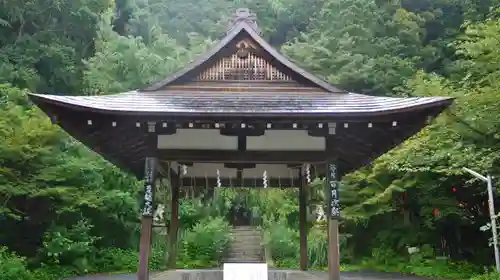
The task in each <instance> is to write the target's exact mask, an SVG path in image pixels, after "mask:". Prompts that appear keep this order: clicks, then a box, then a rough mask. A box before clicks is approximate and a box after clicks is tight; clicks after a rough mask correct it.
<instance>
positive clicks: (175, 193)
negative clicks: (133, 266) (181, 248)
mask: <svg viewBox="0 0 500 280" xmlns="http://www.w3.org/2000/svg"><path fill="white" fill-rule="evenodd" d="M181 182H182V175H181V170H180V168H179V169H178V170H177V180H175V179H170V186H171V187H172V190H171V193H172V197H171V198H172V201H171V203H172V204H171V207H172V211H171V214H172V217H170V229H169V233H168V236H169V240H168V264H167V268H168V269H175V266H176V261H177V233H178V232H179V188H180V184H181Z"/></svg>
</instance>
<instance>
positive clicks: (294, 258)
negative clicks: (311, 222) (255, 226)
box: [264, 222, 299, 268]
mask: <svg viewBox="0 0 500 280" xmlns="http://www.w3.org/2000/svg"><path fill="white" fill-rule="evenodd" d="M264 244H265V246H266V247H267V248H268V250H269V252H270V253H271V256H272V259H273V261H274V262H275V264H276V266H278V267H289V268H293V267H297V264H298V252H299V234H298V232H297V231H296V230H293V229H290V228H288V227H287V226H286V224H285V223H284V222H278V223H275V224H273V225H271V226H270V227H269V228H268V229H267V230H266V231H265V234H264Z"/></svg>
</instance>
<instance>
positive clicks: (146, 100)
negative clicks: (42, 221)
mask: <svg viewBox="0 0 500 280" xmlns="http://www.w3.org/2000/svg"><path fill="white" fill-rule="evenodd" d="M30 97H31V99H32V100H33V101H34V102H35V103H36V104H37V105H38V107H40V108H41V109H42V110H43V111H44V112H45V113H46V114H47V115H48V116H49V117H50V118H51V119H52V121H53V122H54V123H55V124H57V125H59V126H60V127H61V128H63V129H64V130H65V131H67V132H68V133H69V134H70V135H71V136H73V137H74V138H76V139H77V140H79V141H81V142H82V143H83V144H85V145H86V146H88V147H89V148H91V149H92V150H94V151H96V152H97V153H99V154H101V155H102V156H103V157H104V158H105V159H107V160H108V161H109V162H111V163H113V164H115V165H116V166H118V167H120V168H121V169H123V170H126V171H129V172H132V173H134V174H135V175H136V176H137V178H139V179H144V180H145V186H144V193H145V195H144V206H143V212H142V222H141V227H142V229H141V240H140V261H139V263H140V264H139V272H138V279H139V280H146V279H148V277H149V276H148V260H149V256H150V253H151V235H152V223H153V218H152V216H153V212H154V206H153V198H154V188H153V184H154V181H155V178H157V177H158V176H166V174H167V173H171V174H172V182H171V183H172V184H171V185H172V217H171V228H170V236H169V238H170V245H169V246H170V251H169V252H170V259H169V266H170V268H174V266H175V258H176V253H175V251H174V250H175V246H174V244H176V242H177V236H176V235H177V230H178V227H179V217H178V215H179V210H178V209H179V204H178V199H179V195H178V193H179V186H182V185H184V186H187V185H190V184H193V182H194V184H196V185H198V186H205V185H206V184H210V185H211V186H216V185H218V186H221V187H240V186H244V187H263V186H269V187H300V195H299V202H300V203H299V205H300V268H301V269H302V270H306V269H307V232H306V194H307V192H308V189H307V183H306V182H305V180H304V176H302V174H303V173H304V172H305V166H310V168H315V169H316V172H317V173H318V174H320V175H322V176H326V182H327V185H328V187H329V192H328V197H329V201H328V203H327V205H328V210H329V211H328V216H329V226H328V242H329V250H328V271H329V279H331V280H338V279H339V277H340V276H339V271H340V265H339V245H338V234H339V233H338V228H339V218H340V197H339V189H338V181H339V180H340V178H341V177H342V176H343V175H344V174H346V173H348V172H351V171H354V170H356V169H358V168H360V167H361V166H364V165H366V164H368V163H370V162H371V161H373V160H374V159H375V158H377V157H378V156H380V155H382V154H383V153H385V152H386V151H388V150H390V149H392V148H393V147H395V146H396V145H398V144H400V143H401V142H403V141H404V140H405V139H407V138H408V137H410V136H412V135H414V134H415V133H417V132H418V131H419V130H421V129H422V128H423V127H424V126H425V125H426V124H427V122H428V120H429V118H432V117H435V116H437V115H438V114H439V113H440V112H442V111H443V110H444V109H446V108H447V107H448V106H449V105H450V104H451V103H452V99H451V98H443V97H411V98H396V97H375V96H368V95H363V94H357V93H352V92H347V91H344V90H341V89H339V88H337V87H335V86H333V85H330V84H328V83H327V82H325V81H323V80H321V79H319V78H318V77H316V76H314V75H312V74H310V73H308V72H307V71H305V70H304V69H301V68H299V67H298V66H297V65H295V64H294V63H292V62H291V61H290V60H288V59H287V58H286V57H284V56H283V55H281V54H280V53H278V51H277V50H276V49H274V48H273V47H272V46H271V45H269V44H268V43H267V42H266V41H265V40H264V39H263V38H262V37H261V36H260V31H259V28H258V26H257V23H256V18H255V15H254V14H252V13H250V12H249V11H248V9H238V10H237V12H236V16H235V17H234V18H233V22H232V25H231V27H230V29H229V30H228V32H227V35H226V36H225V37H224V38H223V39H222V40H221V41H220V42H219V43H218V44H217V45H216V46H214V47H213V48H212V49H211V50H209V51H208V52H207V53H205V54H204V55H202V56H201V57H200V58H199V59H198V60H195V61H193V62H191V63H190V64H188V65H187V66H186V67H185V68H184V69H182V70H180V71H179V72H177V73H175V74H173V75H171V76H170V77H168V78H167V79H165V80H162V81H160V82H158V83H156V84H154V85H151V86H149V87H146V88H143V89H140V90H134V91H129V92H124V93H119V94H111V95H99V96H62V95H44V94H31V95H30ZM183 166H187V168H188V169H189V172H188V176H185V175H183V172H181V170H182V167H183Z"/></svg>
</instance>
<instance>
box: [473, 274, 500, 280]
mask: <svg viewBox="0 0 500 280" xmlns="http://www.w3.org/2000/svg"><path fill="white" fill-rule="evenodd" d="M471 280H500V273H487V274H482V275H478V276H475V277H472V278H471Z"/></svg>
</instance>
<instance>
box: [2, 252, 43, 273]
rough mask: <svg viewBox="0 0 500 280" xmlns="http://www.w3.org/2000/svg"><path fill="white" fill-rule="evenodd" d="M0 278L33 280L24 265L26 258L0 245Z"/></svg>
mask: <svg viewBox="0 0 500 280" xmlns="http://www.w3.org/2000/svg"><path fill="white" fill-rule="evenodd" d="M0 264H1V265H0V280H11V279H16V280H32V279H33V280H35V278H34V277H33V275H32V274H31V272H30V271H29V270H28V268H27V266H26V260H25V259H24V258H22V257H19V256H17V255H15V254H12V253H9V252H8V251H7V248H5V247H0Z"/></svg>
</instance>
